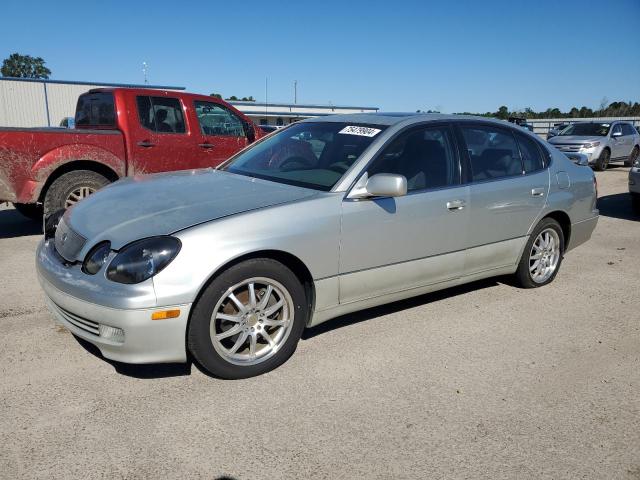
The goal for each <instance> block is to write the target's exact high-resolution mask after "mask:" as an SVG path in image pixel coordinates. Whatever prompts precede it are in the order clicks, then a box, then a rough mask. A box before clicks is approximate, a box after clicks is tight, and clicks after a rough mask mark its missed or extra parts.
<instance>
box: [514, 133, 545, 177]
mask: <svg viewBox="0 0 640 480" xmlns="http://www.w3.org/2000/svg"><path fill="white" fill-rule="evenodd" d="M516 138H517V140H518V146H519V147H520V153H521V154H522V164H523V166H524V171H525V172H526V173H529V172H535V171H536V170H542V169H543V168H544V161H543V159H542V154H541V152H540V148H539V147H538V145H537V144H536V141H535V140H533V139H531V138H528V137H525V136H524V135H516Z"/></svg>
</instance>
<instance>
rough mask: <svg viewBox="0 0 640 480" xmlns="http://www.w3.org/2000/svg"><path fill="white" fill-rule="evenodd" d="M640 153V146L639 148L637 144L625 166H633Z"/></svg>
mask: <svg viewBox="0 0 640 480" xmlns="http://www.w3.org/2000/svg"><path fill="white" fill-rule="evenodd" d="M638 155H640V148H638V146H637V145H636V146H635V147H633V150H632V151H631V155H629V158H627V160H626V161H625V162H624V166H625V167H633V164H634V163H635V162H636V160H637V158H638Z"/></svg>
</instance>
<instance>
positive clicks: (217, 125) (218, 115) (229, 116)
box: [194, 102, 245, 137]
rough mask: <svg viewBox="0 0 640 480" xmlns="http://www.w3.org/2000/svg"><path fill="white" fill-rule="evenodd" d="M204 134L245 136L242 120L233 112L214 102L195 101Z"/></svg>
mask: <svg viewBox="0 0 640 480" xmlns="http://www.w3.org/2000/svg"><path fill="white" fill-rule="evenodd" d="M194 105H195V109H196V116H197V117H198V122H199V123H200V131H201V132H202V134H203V135H226V136H230V137H244V136H245V131H244V126H243V124H242V120H241V119H240V118H239V117H238V116H237V115H235V114H234V113H233V112H231V111H229V110H227V109H226V108H224V107H223V106H221V105H219V104H217V103H213V102H194Z"/></svg>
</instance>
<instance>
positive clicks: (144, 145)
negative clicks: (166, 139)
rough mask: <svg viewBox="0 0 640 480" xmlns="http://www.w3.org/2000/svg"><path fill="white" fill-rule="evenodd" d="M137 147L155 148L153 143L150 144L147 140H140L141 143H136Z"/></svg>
mask: <svg viewBox="0 0 640 480" xmlns="http://www.w3.org/2000/svg"><path fill="white" fill-rule="evenodd" d="M138 146H139V147H144V148H149V147H155V146H156V144H155V143H151V142H150V141H149V140H142V141H141V142H138Z"/></svg>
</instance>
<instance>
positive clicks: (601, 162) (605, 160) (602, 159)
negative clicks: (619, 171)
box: [596, 148, 611, 172]
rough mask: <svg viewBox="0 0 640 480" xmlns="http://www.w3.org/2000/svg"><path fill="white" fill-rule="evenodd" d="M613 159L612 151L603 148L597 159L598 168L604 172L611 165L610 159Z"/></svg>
mask: <svg viewBox="0 0 640 480" xmlns="http://www.w3.org/2000/svg"><path fill="white" fill-rule="evenodd" d="M610 159H611V152H610V151H609V150H608V149H606V148H605V149H604V150H602V153H601V154H600V156H599V157H598V159H597V160H596V170H598V171H599V172H603V171H605V170H606V169H607V167H608V166H609V160H610Z"/></svg>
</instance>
